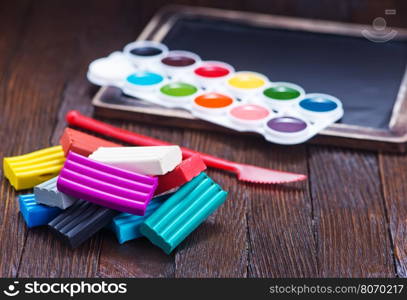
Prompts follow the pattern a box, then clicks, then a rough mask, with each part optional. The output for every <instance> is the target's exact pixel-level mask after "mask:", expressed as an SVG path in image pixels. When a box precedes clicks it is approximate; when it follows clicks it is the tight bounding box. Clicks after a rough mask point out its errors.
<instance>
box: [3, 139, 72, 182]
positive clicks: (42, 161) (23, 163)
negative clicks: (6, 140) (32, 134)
mask: <svg viewBox="0 0 407 300" xmlns="http://www.w3.org/2000/svg"><path fill="white" fill-rule="evenodd" d="M64 162H65V156H64V151H63V149H62V146H54V147H49V148H45V149H41V150H38V151H34V152H31V153H28V154H24V155H19V156H12V157H5V158H4V160H3V170H4V176H5V177H6V178H7V179H8V180H9V181H10V184H11V185H12V186H13V187H14V188H15V189H16V190H23V189H29V188H32V187H34V186H36V185H37V184H40V183H42V182H44V181H47V180H49V179H51V178H53V177H55V176H57V175H58V174H59V172H60V171H61V169H62V167H63V165H64Z"/></svg>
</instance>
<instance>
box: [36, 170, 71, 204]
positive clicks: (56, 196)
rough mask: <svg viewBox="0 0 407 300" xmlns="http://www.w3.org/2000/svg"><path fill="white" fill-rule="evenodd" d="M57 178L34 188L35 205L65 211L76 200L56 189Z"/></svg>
mask: <svg viewBox="0 0 407 300" xmlns="http://www.w3.org/2000/svg"><path fill="white" fill-rule="evenodd" d="M57 180H58V176H57V177H54V178H52V179H50V180H48V181H45V182H43V183H41V184H39V185H37V186H35V187H34V194H35V197H36V201H37V203H40V204H44V205H47V206H51V207H58V208H60V209H67V208H68V207H70V206H71V205H72V204H74V202H75V201H76V200H77V199H76V198H74V197H71V196H68V195H66V194H64V193H62V192H60V191H58V189H57Z"/></svg>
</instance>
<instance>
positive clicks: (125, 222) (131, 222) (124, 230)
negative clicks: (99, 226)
mask: <svg viewBox="0 0 407 300" xmlns="http://www.w3.org/2000/svg"><path fill="white" fill-rule="evenodd" d="M169 196H170V195H163V196H159V197H155V198H153V199H152V200H151V201H150V203H149V204H148V206H147V209H146V213H145V214H144V216H136V215H132V214H128V213H121V214H120V215H118V216H116V217H114V218H113V220H112V221H111V222H110V224H109V225H108V226H107V228H108V229H110V230H111V231H113V232H114V234H115V235H116V238H117V240H118V241H119V243H120V244H123V243H125V242H127V241H131V240H134V239H137V238H139V237H141V236H142V234H141V233H140V231H139V226H140V224H141V223H143V222H144V220H145V219H147V218H148V217H149V216H150V215H151V214H152V213H153V212H155V211H156V210H157V209H158V208H159V207H160V206H161V204H162V203H163V202H164V201H165V200H166V199H167V198H168V197H169Z"/></svg>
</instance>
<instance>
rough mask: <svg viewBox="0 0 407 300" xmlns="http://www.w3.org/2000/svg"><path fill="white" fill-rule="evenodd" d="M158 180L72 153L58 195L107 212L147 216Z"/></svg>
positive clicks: (59, 180)
mask: <svg viewBox="0 0 407 300" xmlns="http://www.w3.org/2000/svg"><path fill="white" fill-rule="evenodd" d="M156 187H157V178H155V177H151V176H146V175H142V174H138V173H135V172H130V171H126V170H122V169H119V168H116V167H112V166H108V165H106V164H103V163H100V162H96V161H93V160H91V159H89V158H87V157H84V156H81V155H79V154H76V153H74V152H69V154H68V156H67V159H66V162H65V164H64V167H63V168H62V171H61V173H60V175H59V177H58V181H57V188H58V190H59V191H61V192H63V193H65V194H67V195H69V196H73V197H75V198H79V199H83V200H86V201H89V202H92V203H95V204H98V205H101V206H104V207H107V208H111V209H114V210H118V211H122V212H127V213H130V214H134V215H140V216H142V215H144V213H145V210H146V207H147V205H148V203H149V202H150V200H151V198H152V197H153V195H154V192H155V189H156Z"/></svg>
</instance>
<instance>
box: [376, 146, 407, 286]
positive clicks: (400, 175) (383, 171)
mask: <svg viewBox="0 0 407 300" xmlns="http://www.w3.org/2000/svg"><path fill="white" fill-rule="evenodd" d="M379 162H380V175H381V180H382V183H383V194H384V201H385V207H386V212H387V219H388V222H389V224H390V234H391V238H392V250H393V253H394V260H395V263H396V271H397V275H398V276H400V277H404V278H406V277H407V201H406V199H407V185H406V182H407V171H406V169H407V156H405V155H391V154H384V153H382V154H380V155H379Z"/></svg>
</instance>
